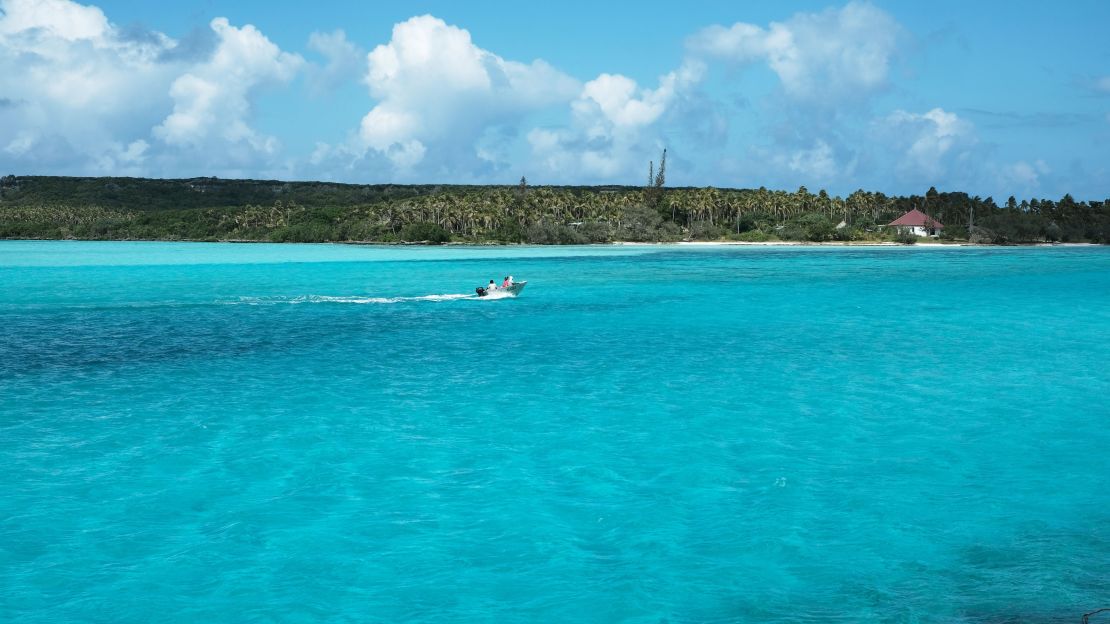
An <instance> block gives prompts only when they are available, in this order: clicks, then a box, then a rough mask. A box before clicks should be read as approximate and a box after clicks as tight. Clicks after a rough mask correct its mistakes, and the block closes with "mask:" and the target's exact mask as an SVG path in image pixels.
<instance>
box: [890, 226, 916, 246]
mask: <svg viewBox="0 0 1110 624" xmlns="http://www.w3.org/2000/svg"><path fill="white" fill-rule="evenodd" d="M894 240H895V242H898V243H902V244H903V245H916V244H917V240H918V236H917V235H916V234H914V233H912V232H908V231H906V230H902V229H899V230H898V233H897V234H895V235H894Z"/></svg>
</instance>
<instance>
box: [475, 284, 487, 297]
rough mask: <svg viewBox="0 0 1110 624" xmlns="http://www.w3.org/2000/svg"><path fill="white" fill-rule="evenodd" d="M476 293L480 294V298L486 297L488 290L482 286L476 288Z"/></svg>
mask: <svg viewBox="0 0 1110 624" xmlns="http://www.w3.org/2000/svg"><path fill="white" fill-rule="evenodd" d="M474 292H476V293H478V296H479V297H485V296H486V289H485V288H482V287H481V286H479V287H477V288H475V289H474Z"/></svg>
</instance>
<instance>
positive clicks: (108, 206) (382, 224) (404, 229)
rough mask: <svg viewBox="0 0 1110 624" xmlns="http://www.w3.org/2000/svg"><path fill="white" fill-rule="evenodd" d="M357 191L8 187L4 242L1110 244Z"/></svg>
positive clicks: (993, 213) (465, 192)
mask: <svg viewBox="0 0 1110 624" xmlns="http://www.w3.org/2000/svg"><path fill="white" fill-rule="evenodd" d="M665 166H666V160H665V155H664V159H663V160H662V161H661V162H660V165H659V169H658V172H655V170H654V167H652V171H651V172H650V173H649V178H648V183H647V184H646V185H645V186H644V187H629V186H593V187H573V186H560V187H556V186H539V187H532V186H529V185H528V184H527V181H526V180H525V179H523V178H522V179H521V181H520V183H519V184H516V185H512V186H508V185H506V186H450V185H411V186H401V185H358V184H334V183H324V182H280V181H272V180H221V179H217V178H193V179H188V180H151V179H143V178H66V177H45V176H19V177H16V176H6V177H3V178H0V238H47V239H61V238H77V239H97V240H110V239H112V240H114V239H158V240H249V241H278V242H284V241H288V242H323V241H377V242H432V243H442V242H448V241H456V242H506V243H517V242H529V243H542V244H570V243H600V242H608V241H614V240H621V241H677V240H687V239H693V240H740V241H775V240H801V241H813V242H821V241H880V240H889V241H895V240H898V241H902V242H913V241H914V240H916V238H915V237H912V236H905V235H900V234H899V233H898V232H895V231H893V230H892V229H891V228H883V227H882V226H883V225H884V224H886V223H889V222H890V221H892V220H894V219H895V218H897V217H898V216H900V215H901V214H903V213H905V212H906V211H908V210H910V209H912V208H918V209H919V210H922V211H923V212H925V213H926V214H928V215H930V216H932V217H934V218H936V219H938V220H939V221H940V222H942V223H943V224H944V225H945V228H944V230H943V234H942V239H947V240H971V241H972V242H984V243H997V244H1011V243H1029V242H1045V241H1061V242H1095V243H1110V200H1107V201H1076V200H1074V199H1073V198H1072V197H1071V196H1070V195H1065V196H1064V197H1063V198H1062V199H1060V200H1058V201H1053V200H1047V199H1030V200H1023V201H1020V202H1018V201H1017V200H1016V199H1015V198H1013V197H1011V198H1009V200H1008V201H1007V202H1006V203H1005V204H1003V205H1001V206H999V205H997V204H996V203H995V202H994V200H993V199H992V198H989V197H988V198H986V199H983V198H980V197H971V196H968V195H967V194H966V193H938V192H937V191H936V190H935V189H929V191H928V192H927V193H926V194H925V195H921V196H917V195H914V196H908V197H896V196H887V195H884V194H882V193H871V192H865V191H862V190H859V191H856V192H854V193H852V194H851V195H849V196H848V197H846V198H841V197H834V196H830V195H829V194H828V193H826V192H825V191H823V190H822V191H819V192H817V193H816V194H815V193H810V192H809V191H808V190H806V189H805V188H804V187H803V188H800V189H798V190H797V191H795V192H787V191H772V190H768V189H765V188H759V189H719V188H712V187H708V188H665V187H664V181H665V178H664V175H665V174H664V171H665Z"/></svg>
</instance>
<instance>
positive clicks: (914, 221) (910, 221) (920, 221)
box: [890, 208, 944, 228]
mask: <svg viewBox="0 0 1110 624" xmlns="http://www.w3.org/2000/svg"><path fill="white" fill-rule="evenodd" d="M890 225H909V226H914V227H930V228H943V227H944V226H943V225H941V223H940V221H937V220H936V219H934V218H932V217H930V216H929V215H927V214H925V213H924V212H921V211H920V210H918V209H917V208H914V209H913V210H911V211H909V212H907V213H906V214H904V215H902V216H900V217H898V218H897V219H895V220H894V221H891V222H890Z"/></svg>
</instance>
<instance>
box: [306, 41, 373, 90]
mask: <svg viewBox="0 0 1110 624" xmlns="http://www.w3.org/2000/svg"><path fill="white" fill-rule="evenodd" d="M308 49H309V50H312V51H313V52H316V53H317V54H319V55H321V56H323V57H324V58H325V59H326V61H327V63H326V64H325V65H324V66H322V67H321V66H318V65H310V66H309V74H308V75H309V81H310V83H311V85H312V88H313V90H314V91H315V92H317V93H323V92H326V91H329V90H332V89H335V88H336V87H338V86H339V85H341V84H342V83H344V82H346V81H348V80H354V79H356V78H357V77H358V76H359V75H361V74H362V73H364V70H365V65H366V53H365V52H364V51H363V49H362V48H360V47H359V46H357V45H355V44H354V43H351V42H350V41H348V40H347V33H345V32H343V31H342V30H336V31H334V32H331V33H321V32H314V33H312V34H311V35H310V36H309V37H308Z"/></svg>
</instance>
